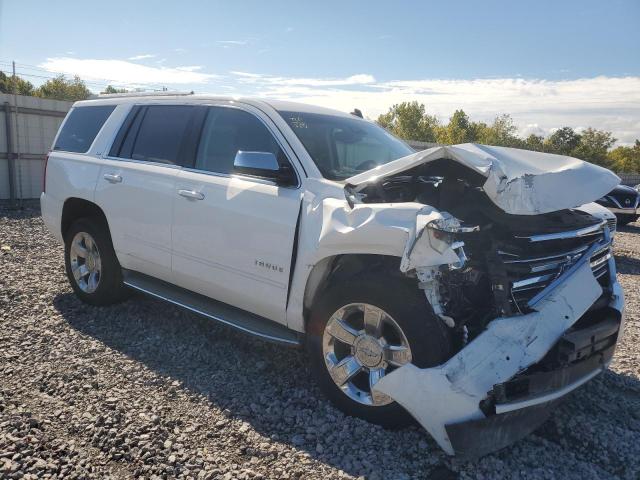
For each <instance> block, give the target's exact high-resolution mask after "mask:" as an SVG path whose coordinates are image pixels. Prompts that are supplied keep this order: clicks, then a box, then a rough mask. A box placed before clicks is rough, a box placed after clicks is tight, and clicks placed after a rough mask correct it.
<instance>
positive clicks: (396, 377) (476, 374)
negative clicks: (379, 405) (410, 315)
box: [374, 245, 623, 456]
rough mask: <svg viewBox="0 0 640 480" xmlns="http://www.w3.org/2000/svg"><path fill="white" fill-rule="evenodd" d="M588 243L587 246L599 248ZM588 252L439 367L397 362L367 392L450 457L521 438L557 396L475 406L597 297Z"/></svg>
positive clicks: (541, 352)
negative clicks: (525, 310)
mask: <svg viewBox="0 0 640 480" xmlns="http://www.w3.org/2000/svg"><path fill="white" fill-rule="evenodd" d="M592 248H593V249H594V251H595V249H597V248H599V245H594V246H593V247H592ZM590 256H591V255H590V252H588V253H587V254H585V255H584V256H583V257H582V258H581V259H580V260H579V261H578V262H577V263H576V264H574V266H573V267H572V268H571V269H569V270H568V271H567V272H565V273H564V274H563V275H562V276H561V277H560V278H559V279H558V281H556V282H554V283H553V285H550V287H551V286H552V287H553V288H549V289H547V290H546V291H545V292H544V293H545V295H544V296H540V297H538V298H537V299H536V304H535V309H536V311H534V312H532V313H529V314H526V315H520V316H514V317H503V318H498V319H496V320H494V321H492V322H491V323H490V324H489V325H488V327H487V329H486V330H485V331H484V332H482V333H481V334H480V335H478V337H476V338H475V339H474V340H473V341H472V342H471V343H469V344H468V345H467V346H466V347H465V348H463V349H462V350H460V351H459V352H458V353H457V354H455V355H454V356H453V357H452V358H450V359H449V360H448V361H447V362H445V363H444V364H442V365H439V366H437V367H432V368H424V369H420V368H418V367H416V366H415V365H413V364H407V365H404V366H403V367H401V368H398V369H397V370H395V371H393V372H392V373H390V374H389V375H387V376H385V377H383V378H382V379H381V380H380V381H379V382H378V383H377V384H376V385H375V387H374V389H375V390H377V391H379V392H381V393H384V394H386V395H388V396H390V397H391V398H393V399H394V400H395V401H397V402H398V403H399V404H400V405H402V406H403V407H404V408H405V409H406V410H407V411H408V412H409V413H410V414H411V415H412V416H413V417H414V418H416V420H418V422H419V423H420V424H421V425H422V426H423V427H424V428H425V429H426V430H427V431H428V432H429V433H430V434H431V435H432V436H433V438H434V439H435V441H436V442H437V443H438V445H440V447H441V448H442V449H443V450H444V451H445V452H446V453H448V454H450V455H453V454H456V453H458V454H460V455H464V456H478V455H483V454H486V453H489V452H490V451H495V450H497V449H499V448H502V447H504V446H506V445H508V444H510V443H512V442H513V441H515V440H517V439H519V438H521V437H522V436H524V435H526V434H527V433H529V432H530V431H532V430H533V429H535V428H536V427H537V426H538V425H539V424H540V423H542V422H544V420H545V419H546V418H547V415H548V413H549V411H550V410H551V409H552V408H553V405H554V402H555V401H556V399H557V398H558V395H556V394H554V393H553V392H551V393H550V394H547V395H542V396H539V397H537V398H536V399H535V400H531V401H528V402H527V403H526V404H522V405H520V406H518V407H516V408H513V409H508V408H505V410H500V411H501V412H502V413H498V412H496V414H494V415H490V416H486V415H485V413H484V412H483V410H482V409H481V404H482V402H483V401H486V399H487V397H488V395H489V393H490V392H491V390H492V389H493V387H494V386H496V385H499V384H502V383H505V382H507V381H508V380H510V379H512V378H513V377H514V376H515V375H516V374H518V373H520V372H523V371H524V370H525V369H527V367H529V366H531V365H533V364H535V363H537V362H539V361H540V360H542V358H543V357H544V356H545V355H546V354H547V352H549V350H550V349H551V348H552V347H553V346H554V344H556V343H557V342H558V340H559V339H560V338H561V337H562V336H563V334H564V333H565V332H566V331H567V330H568V329H569V328H570V327H571V326H572V325H573V324H574V323H575V322H576V321H577V320H578V319H579V318H580V317H582V315H584V314H585V312H586V311H587V310H588V309H589V308H590V307H591V305H593V304H594V302H595V301H596V300H597V299H598V298H599V297H600V295H601V294H602V287H601V286H600V285H599V284H598V282H597V281H596V279H595V278H594V276H593V273H592V271H591V267H590V265H589V259H590ZM609 268H610V273H611V276H612V279H613V283H612V286H613V299H614V300H613V301H612V303H611V304H610V307H611V308H614V309H616V310H618V311H619V312H620V315H621V316H622V309H623V307H622V305H623V298H622V290H621V289H620V286H619V285H618V284H617V283H615V265H614V264H613V260H611V261H610V266H609ZM620 329H621V325H620ZM606 364H608V362H606V363H602V364H600V365H597V366H594V370H595V373H593V374H592V373H591V371H590V372H589V373H588V374H587V375H584V376H581V377H580V378H578V379H576V380H575V381H574V382H572V383H571V384H570V387H572V388H569V386H567V387H566V388H563V389H561V390H562V391H561V392H560V393H561V395H564V394H566V393H568V392H569V391H570V390H572V389H573V388H577V387H578V386H579V385H581V384H582V383H584V382H585V381H587V380H589V379H590V378H591V377H592V376H594V375H595V374H597V373H599V372H600V371H602V370H603V369H604V368H605V366H606ZM587 377H588V378H587ZM556 391H557V390H556ZM496 407H497V406H496ZM507 410H508V411H507ZM474 432H475V433H474ZM481 432H482V433H483V435H484V436H483V435H480V433H481ZM476 433H478V435H476Z"/></svg>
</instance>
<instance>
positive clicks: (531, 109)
mask: <svg viewBox="0 0 640 480" xmlns="http://www.w3.org/2000/svg"><path fill="white" fill-rule="evenodd" d="M164 61H165V59H160V60H156V65H155V66H147V65H141V64H138V63H133V62H129V61H124V60H109V59H107V60H99V59H78V58H71V57H59V58H49V59H47V60H46V61H45V62H44V63H42V64H40V66H41V67H43V68H46V69H47V70H49V71H50V72H52V73H66V74H69V75H79V76H80V77H81V78H84V79H85V80H88V81H92V80H94V81H100V82H103V81H108V82H109V83H112V84H115V85H121V86H129V87H136V86H141V87H144V86H158V85H168V86H171V85H180V86H182V87H183V88H184V87H186V88H190V89H194V90H196V91H199V92H216V93H225V92H226V91H228V90H230V89H233V92H234V95H238V96H240V95H249V96H262V97H268V98H281V99H289V100H296V101H300V102H303V103H311V104H315V105H321V106H326V107H330V108H335V109H337V110H342V111H347V112H348V111H352V110H353V109H354V108H359V109H361V110H362V111H363V112H364V114H365V115H366V116H367V117H369V118H376V117H377V116H378V115H379V114H381V113H384V112H386V111H387V110H388V109H389V107H390V106H392V105H393V104H396V103H400V102H405V101H414V100H416V101H418V102H421V103H424V104H425V106H426V108H427V111H428V112H429V113H431V114H435V115H436V116H437V117H438V118H439V119H440V120H441V121H443V122H446V121H447V119H448V118H449V116H451V114H452V113H453V112H454V111H455V110H456V109H459V108H462V109H464V110H465V112H467V114H469V116H470V117H471V118H472V119H473V120H477V121H485V122H491V121H492V120H493V119H494V118H495V117H496V116H497V115H499V114H502V113H509V114H511V115H512V117H513V119H514V121H515V123H516V125H517V126H518V127H519V128H520V134H521V135H528V134H530V133H535V134H537V135H548V134H549V133H551V132H552V131H553V130H554V129H557V128H559V127H563V126H570V127H573V128H576V129H581V128H585V127H587V126H591V127H594V128H597V129H602V130H607V131H611V132H613V135H614V136H615V137H616V138H618V140H619V143H620V144H629V143H632V142H633V141H634V140H635V139H636V138H638V137H640V77H631V76H628V77H605V76H600V77H594V78H582V79H576V80H553V81H552V80H541V79H525V78H491V79H471V80H450V79H409V80H393V81H384V82H380V81H377V80H376V79H375V78H374V76H373V75H371V74H365V73H360V74H355V75H351V76H347V77H342V78H335V77H334V78H332V77H326V78H324V77H323V78H313V77H287V76H277V75H269V74H261V73H255V72H243V71H232V72H229V73H228V74H226V75H214V74H210V73H205V72H203V71H202V70H203V68H202V67H201V66H199V65H185V66H174V67H167V66H165V65H164V63H162V62H164Z"/></svg>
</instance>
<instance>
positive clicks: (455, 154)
mask: <svg viewBox="0 0 640 480" xmlns="http://www.w3.org/2000/svg"><path fill="white" fill-rule="evenodd" d="M443 158H445V159H450V160H453V161H455V162H458V163H460V164H462V165H464V166H466V167H468V168H469V169H471V170H473V171H475V172H477V173H479V174H480V175H482V176H484V177H486V179H487V180H486V182H485V183H484V185H483V189H484V191H485V193H486V194H487V196H488V197H489V198H490V199H491V200H492V201H493V203H495V204H496V205H497V206H498V207H499V208H500V209H502V210H503V211H504V212H506V213H509V214H513V215H539V214H543V213H549V212H555V211H558V210H564V209H566V208H574V207H577V206H579V205H582V204H584V203H589V202H592V201H594V200H597V199H599V198H601V197H602V196H603V195H606V194H607V193H609V192H610V191H611V190H612V189H613V188H614V187H615V186H616V185H618V184H619V183H620V178H618V176H617V175H615V174H614V173H613V172H611V171H610V170H607V169H606V168H602V167H599V166H597V165H594V164H592V163H588V162H584V161H582V160H578V159H577V158H573V157H567V156H564V155H555V154H551V153H541V152H533V151H529V150H520V149H517V148H507V147H492V146H487V145H478V144H475V143H464V144H461V145H452V146H443V147H434V148H430V149H428V150H424V151H421V152H417V153H414V154H412V155H408V156H406V157H403V158H399V159H398V160H395V161H393V162H390V163H387V164H386V165H381V166H379V167H376V168H374V169H372V170H368V171H366V172H363V173H360V174H358V175H355V176H353V177H351V178H349V179H347V180H346V181H345V183H346V185H347V186H348V187H350V188H352V189H354V190H355V191H358V190H360V189H361V188H364V187H365V186H366V185H368V184H370V183H373V182H376V181H378V180H380V179H382V178H385V177H389V176H392V175H395V174H398V173H401V172H403V171H406V170H409V169H411V168H413V167H416V166H418V165H420V164H423V163H428V162H432V161H434V160H439V159H443Z"/></svg>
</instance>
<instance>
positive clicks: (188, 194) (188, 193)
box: [178, 190, 204, 200]
mask: <svg viewBox="0 0 640 480" xmlns="http://www.w3.org/2000/svg"><path fill="white" fill-rule="evenodd" d="M178 195H180V196H181V197H185V198H189V199H191V200H204V193H202V192H196V191H195V190H178Z"/></svg>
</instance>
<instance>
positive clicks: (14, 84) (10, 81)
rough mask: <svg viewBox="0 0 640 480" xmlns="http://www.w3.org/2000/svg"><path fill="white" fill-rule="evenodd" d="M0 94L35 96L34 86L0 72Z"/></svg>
mask: <svg viewBox="0 0 640 480" xmlns="http://www.w3.org/2000/svg"><path fill="white" fill-rule="evenodd" d="M0 93H16V94H18V95H33V84H32V83H31V82H28V81H26V80H24V79H22V78H20V77H18V76H17V75H16V76H15V77H13V76H9V75H6V74H5V73H4V72H0Z"/></svg>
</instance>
